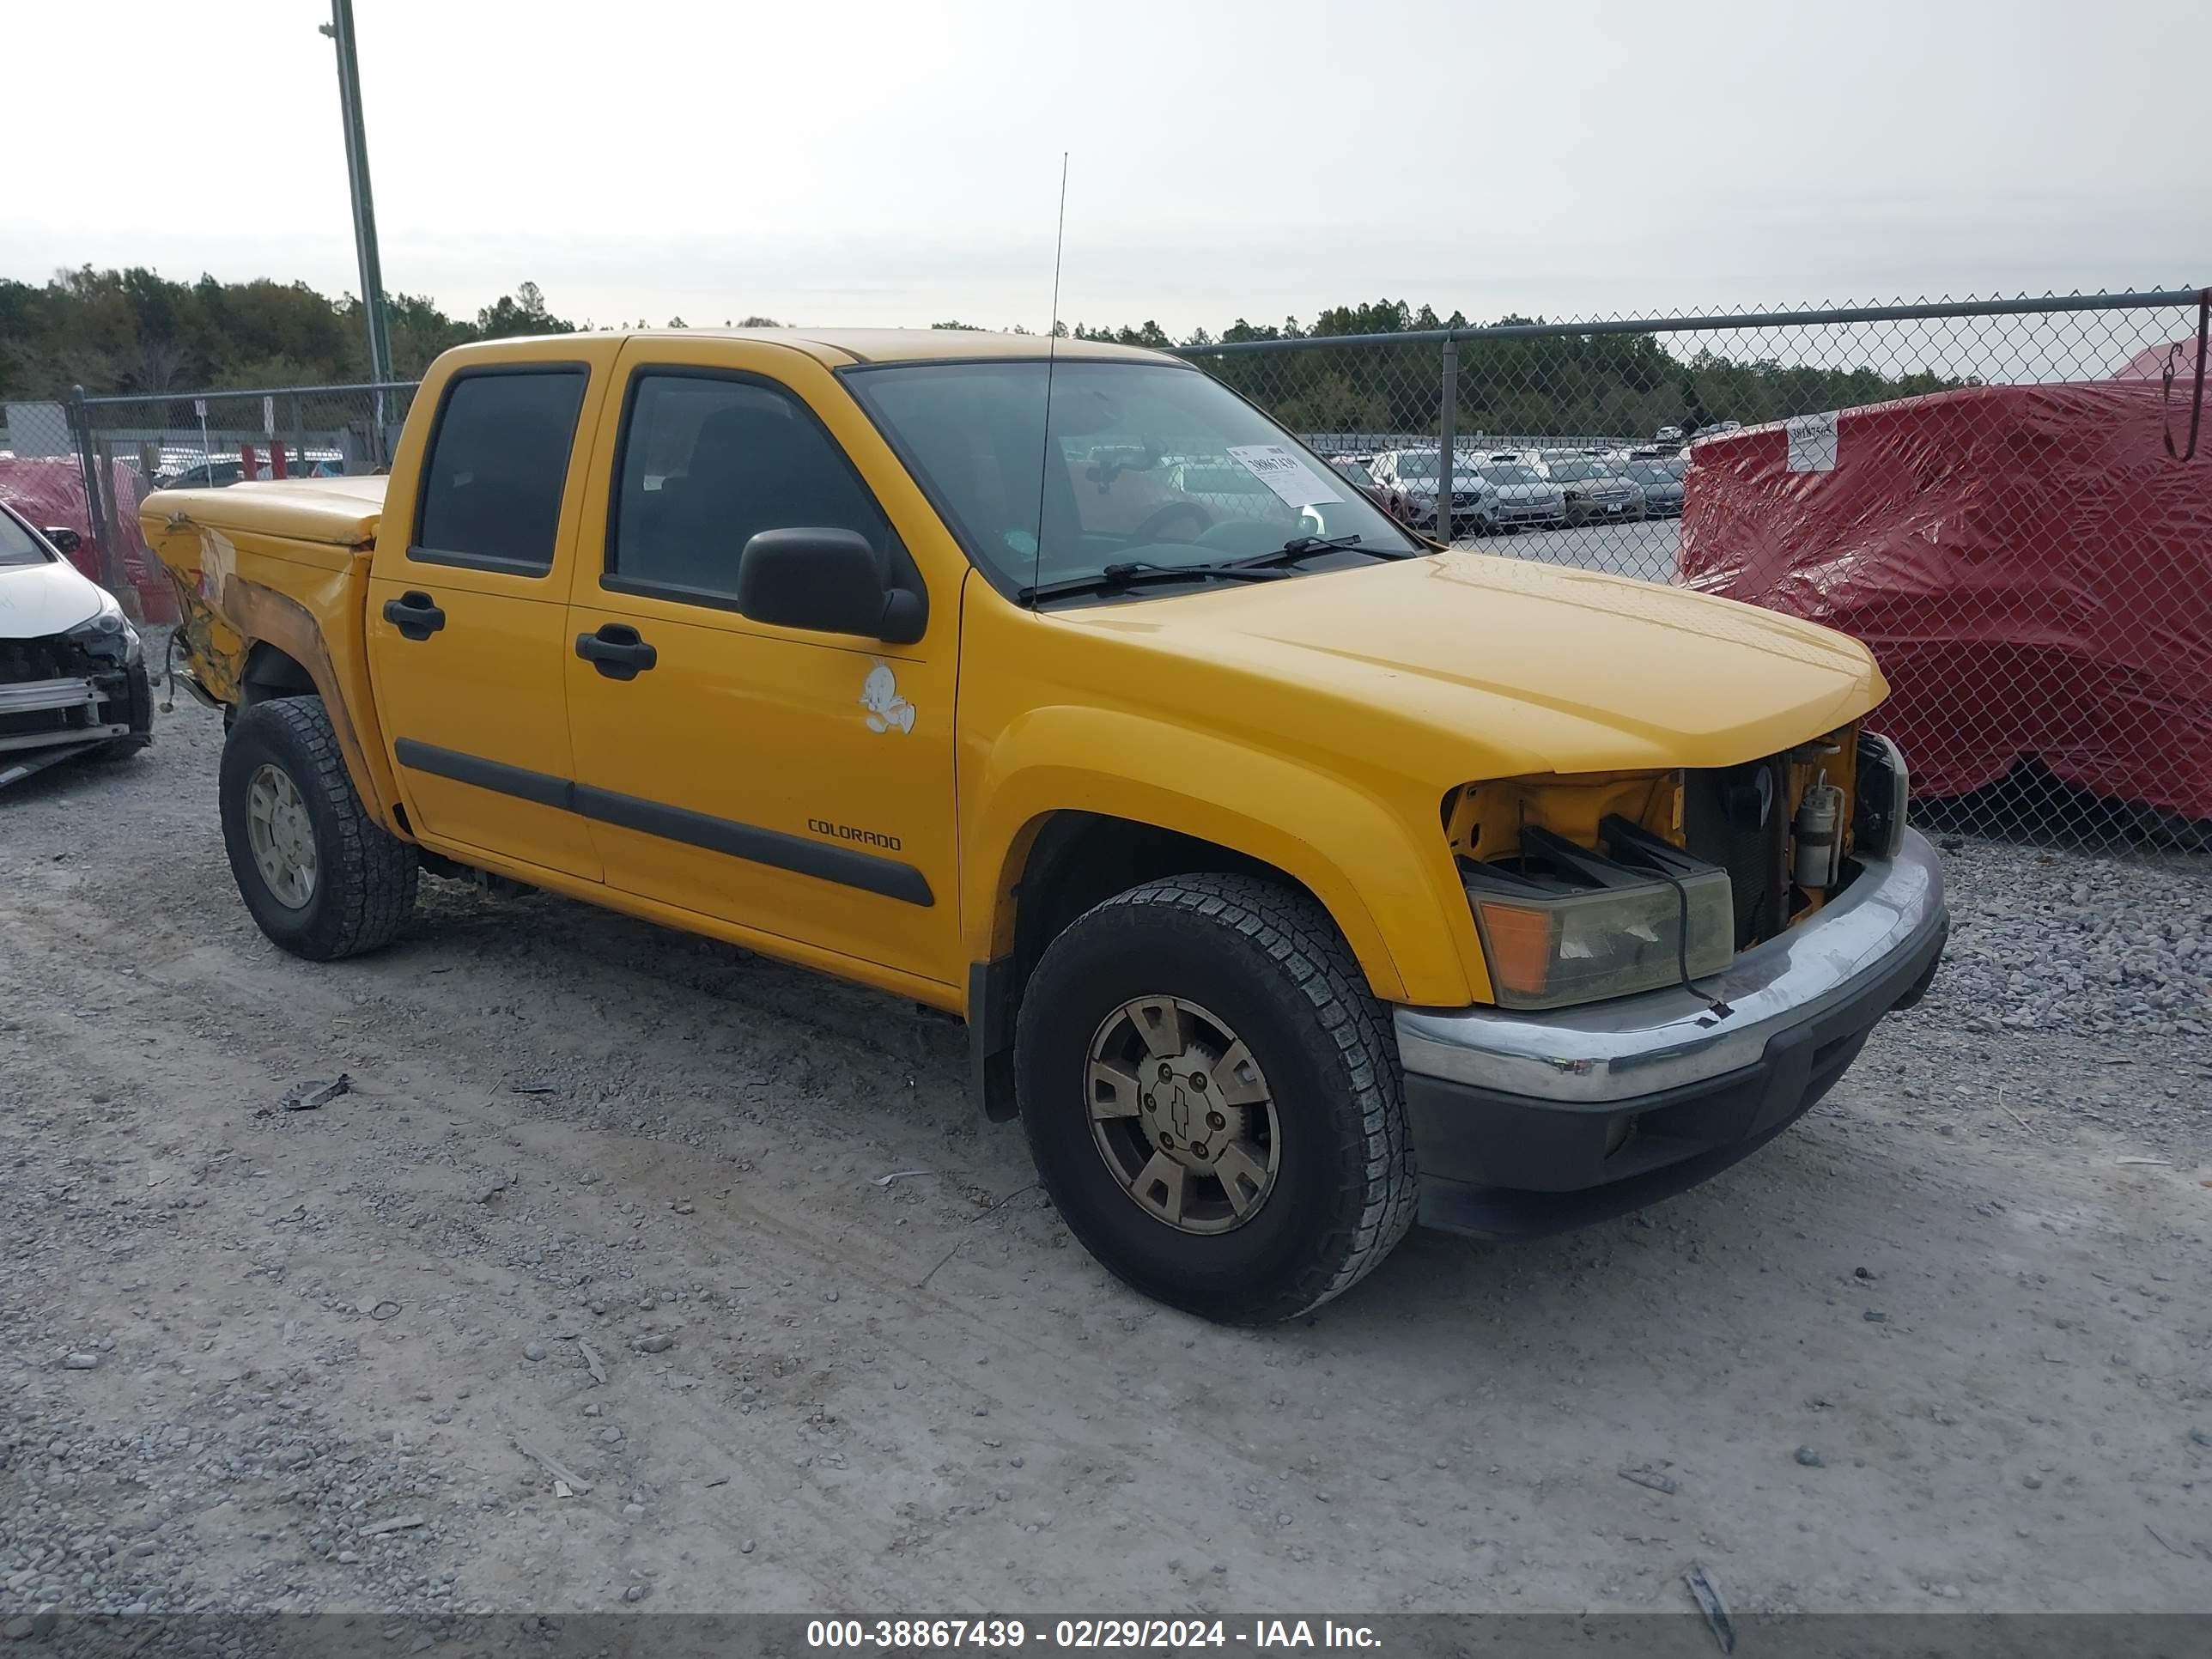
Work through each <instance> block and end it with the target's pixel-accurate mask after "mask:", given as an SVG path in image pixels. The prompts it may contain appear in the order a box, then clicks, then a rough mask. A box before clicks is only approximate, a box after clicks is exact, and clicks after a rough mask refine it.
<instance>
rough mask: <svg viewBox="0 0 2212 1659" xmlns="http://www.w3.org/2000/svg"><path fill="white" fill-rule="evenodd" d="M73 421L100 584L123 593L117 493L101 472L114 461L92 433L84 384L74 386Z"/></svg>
mask: <svg viewBox="0 0 2212 1659" xmlns="http://www.w3.org/2000/svg"><path fill="white" fill-rule="evenodd" d="M70 425H72V426H73V427H75V428H76V460H77V467H78V470H79V471H82V473H83V475H84V516H85V523H86V526H87V527H88V529H89V530H90V531H91V532H92V545H93V551H94V554H95V555H96V556H97V557H98V560H99V564H100V586H102V587H105V588H106V589H107V591H108V592H111V593H114V594H117V595H118V596H119V595H120V594H121V593H122V592H123V589H124V586H125V583H124V580H123V549H122V546H121V544H120V543H119V542H118V538H117V534H116V528H115V510H114V505H113V503H114V499H115V498H114V495H113V493H112V488H111V485H112V479H111V478H103V477H101V476H100V474H101V473H102V472H103V471H107V470H108V469H109V468H110V466H111V463H110V462H109V460H108V458H107V457H106V455H104V454H102V453H100V441H99V440H97V439H96V438H94V436H93V433H92V411H91V410H88V409H87V408H86V407H85V404H84V388H83V387H82V386H71V387H70Z"/></svg>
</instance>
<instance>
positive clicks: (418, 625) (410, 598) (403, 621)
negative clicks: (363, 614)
mask: <svg viewBox="0 0 2212 1659" xmlns="http://www.w3.org/2000/svg"><path fill="white" fill-rule="evenodd" d="M384 620H385V621H386V622H388V623H391V624H392V626H393V627H394V628H396V629H398V630H399V633H400V636H401V637H402V638H403V639H410V640H427V639H428V638H429V637H430V635H433V634H435V633H436V632H437V631H438V630H439V629H441V628H443V627H444V626H445V625H446V613H445V612H444V611H441V610H439V609H438V602H437V601H436V600H435V599H432V598H431V597H430V596H429V595H428V593H423V592H416V591H412V590H410V592H405V593H402V594H401V595H400V596H399V597H398V599H386V601H385V602H384Z"/></svg>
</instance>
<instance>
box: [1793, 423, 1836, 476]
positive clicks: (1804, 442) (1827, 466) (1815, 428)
mask: <svg viewBox="0 0 2212 1659" xmlns="http://www.w3.org/2000/svg"><path fill="white" fill-rule="evenodd" d="M1783 424H1784V426H1785V427H1786V428H1789V432H1790V471H1792V472H1833V471H1835V470H1836V417H1835V415H1834V413H1833V412H1832V411H1831V412H1830V413H1828V414H1826V415H1792V416H1790V418H1789V419H1788V420H1787V421H1785V422H1783Z"/></svg>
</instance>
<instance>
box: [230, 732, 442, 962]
mask: <svg viewBox="0 0 2212 1659" xmlns="http://www.w3.org/2000/svg"><path fill="white" fill-rule="evenodd" d="M218 793H219V795H220V798H221V801H222V839H223V846H224V848H225V850H226V851H227V852H228V854H229V855H230V872H231V875H232V877H233V878H234V879H235V880H236V882H237V883H238V892H239V896H240V897H241V898H243V899H244V900H245V901H246V908H247V909H248V910H250V911H252V913H253V920H254V921H256V922H257V923H258V924H259V926H260V928H261V931H262V932H263V933H266V934H267V935H268V936H269V937H270V939H272V940H274V941H275V942H276V944H278V945H282V946H283V948H284V949H285V950H287V951H290V952H291V953H292V954H293V955H294V956H295V957H307V960H309V961H310V962H334V961H336V960H337V958H339V957H350V956H357V955H359V954H360V953H361V952H362V951H374V950H375V949H376V948H377V947H378V946H379V945H385V944H387V943H389V942H390V941H391V939H392V935H393V934H395V933H398V931H399V929H400V927H401V925H402V924H403V923H404V922H405V921H406V920H407V918H408V916H409V915H410V913H412V911H413V910H414V908H415V887H416V880H417V877H418V860H417V857H416V849H415V848H413V847H411V846H410V845H409V844H408V843H407V842H404V841H401V840H400V839H399V838H398V836H394V835H392V833H391V832H390V831H388V830H386V829H385V828H384V827H383V826H382V825H381V824H380V823H377V822H376V821H375V820H374V819H373V818H371V817H369V816H368V809H367V808H366V807H365V806H363V805H362V799H361V796H360V795H359V793H356V790H355V789H354V787H353V780H352V779H351V778H350V777H349V776H348V775H347V774H346V769H345V762H344V760H343V757H341V756H340V754H339V752H338V740H337V732H335V731H334V730H333V729H332V728H331V717H330V714H329V713H328V711H326V710H325V708H324V707H323V705H322V702H321V700H320V699H319V698H316V697H285V698H281V699H278V700H276V701H274V702H258V703H255V704H254V705H253V706H252V708H247V709H246V710H244V711H243V712H242V713H240V714H239V716H238V718H237V720H235V721H234V723H233V724H232V726H231V727H230V732H229V735H228V737H227V738H225V740H224V742H223V745H222V773H221V777H220V781H219V785H218Z"/></svg>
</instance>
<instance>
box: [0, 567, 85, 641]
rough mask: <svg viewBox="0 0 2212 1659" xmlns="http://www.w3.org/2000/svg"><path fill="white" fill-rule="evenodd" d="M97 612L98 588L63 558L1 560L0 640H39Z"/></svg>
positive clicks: (83, 620)
mask: <svg viewBox="0 0 2212 1659" xmlns="http://www.w3.org/2000/svg"><path fill="white" fill-rule="evenodd" d="M99 614H100V589H99V588H97V587H95V586H93V584H92V582H91V581H90V580H88V579H87V578H86V577H85V576H84V575H82V574H80V573H79V571H78V570H77V568H76V566H75V565H72V564H70V562H68V561H66V560H63V559H52V560H48V561H47V562H45V563H43V564H0V640H42V639H45V638H46V636H47V635H50V634H59V633H62V632H63V631H64V630H65V629H71V628H75V627H76V625H77V624H78V623H81V622H90V621H91V620H92V619H93V617H96V616H98V615H99Z"/></svg>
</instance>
